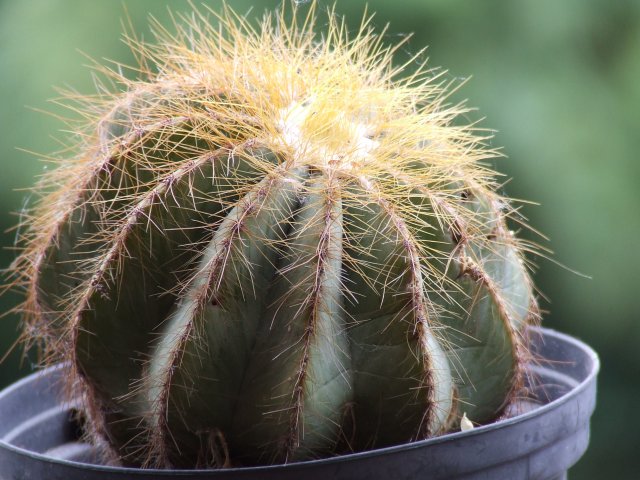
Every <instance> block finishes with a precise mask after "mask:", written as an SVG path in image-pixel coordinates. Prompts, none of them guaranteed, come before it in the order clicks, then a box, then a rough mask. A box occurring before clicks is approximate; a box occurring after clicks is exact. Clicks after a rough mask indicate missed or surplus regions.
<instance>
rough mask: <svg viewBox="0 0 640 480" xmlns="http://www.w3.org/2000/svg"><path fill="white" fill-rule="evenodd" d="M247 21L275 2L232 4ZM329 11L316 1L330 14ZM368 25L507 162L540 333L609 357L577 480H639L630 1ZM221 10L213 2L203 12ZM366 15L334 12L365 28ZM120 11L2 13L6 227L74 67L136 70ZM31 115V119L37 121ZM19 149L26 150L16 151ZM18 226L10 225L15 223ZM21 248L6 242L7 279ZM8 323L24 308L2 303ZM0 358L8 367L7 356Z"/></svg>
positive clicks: (99, 7) (11, 369) (474, 11)
mask: <svg viewBox="0 0 640 480" xmlns="http://www.w3.org/2000/svg"><path fill="white" fill-rule="evenodd" d="M125 3H126V6H127V9H128V12H129V14H130V16H131V19H132V23H133V25H134V26H135V29H136V30H137V31H138V32H141V33H142V34H143V36H144V37H145V38H148V37H149V30H148V27H147V15H148V14H149V13H152V14H153V15H154V16H157V17H158V18H160V19H167V18H168V15H167V9H166V7H167V6H170V7H171V8H172V9H174V10H177V11H187V10H188V9H189V7H188V4H187V3H186V2H185V1H169V0H128V1H127V2H125ZM230 3H231V4H232V5H233V6H234V7H235V8H236V9H237V10H239V11H242V12H246V11H248V9H249V8H250V7H253V10H252V13H251V15H253V14H255V15H257V14H259V13H261V12H262V11H263V10H264V9H265V8H272V7H274V6H276V5H278V4H279V2H278V1H254V2H249V1H232V2H230ZM331 4H332V3H330V2H323V1H320V5H321V6H330V5H331ZM368 4H369V11H371V12H377V13H376V17H375V21H374V24H375V26H376V27H377V28H379V29H381V28H382V27H383V26H384V25H385V24H386V23H387V22H389V23H390V30H389V31H388V34H387V37H388V38H387V40H388V42H389V43H395V42H397V41H398V40H399V39H400V38H401V37H402V36H404V35H405V34H407V33H409V32H414V36H413V37H412V38H411V40H410V41H409V43H408V44H407V46H406V48H405V49H404V51H403V52H402V55H409V54H410V53H414V52H417V51H418V50H420V49H421V48H422V47H424V46H427V45H428V46H429V49H428V51H427V53H426V56H428V57H429V62H430V65H431V66H442V67H444V68H446V69H447V70H448V72H449V73H448V76H449V78H451V79H453V78H466V77H469V76H472V78H471V80H469V81H468V82H467V84H466V85H465V86H464V87H463V88H462V89H461V90H460V91H459V92H457V93H456V94H455V95H454V97H453V98H452V101H453V100H462V99H465V98H468V99H469V102H468V103H469V105H470V106H473V107H477V108H478V112H477V113H472V114H471V115H470V119H471V120H476V119H479V118H482V117H486V118H485V120H483V121H482V124H481V125H482V126H484V127H489V128H492V129H495V130H497V133H496V136H495V140H494V144H495V145H499V146H503V147H504V152H505V153H506V155H507V156H508V158H506V159H502V160H499V161H498V162H497V168H498V169H499V170H500V171H502V172H504V173H506V174H507V176H508V177H513V180H512V181H511V182H510V183H509V184H508V185H507V186H506V193H507V194H508V195H510V196H512V197H516V198H524V199H530V200H534V201H536V202H539V203H540V205H539V206H527V207H526V208H525V210H524V212H525V214H526V215H527V216H528V217H529V219H530V222H531V224H532V225H533V226H534V227H535V228H537V229H538V230H540V231H542V232H544V233H545V234H547V235H548V236H549V237H550V238H551V242H550V243H549V244H548V245H549V246H550V247H551V248H552V249H553V250H554V251H555V254H554V256H553V258H554V260H556V261H557V262H559V263H561V264H563V265H566V266H568V267H570V268H571V269H575V270H577V271H580V272H583V273H584V274H586V275H589V276H591V277H592V279H591V280H589V279H585V278H583V277H582V276H579V275H577V274H575V273H572V272H570V271H569V270H568V269H566V268H562V267H559V266H557V265H556V264H554V263H552V262H549V261H546V260H540V261H539V265H540V269H539V272H538V274H537V275H536V281H537V283H538V285H539V287H540V289H541V290H542V291H543V292H544V294H545V295H546V296H548V297H549V299H550V300H551V302H550V303H547V304H545V305H544V307H545V309H547V310H549V313H548V314H547V315H546V316H545V325H546V326H548V327H552V328H557V329H561V330H563V331H565V332H569V333H571V334H573V335H575V336H577V337H580V338H582V339H584V340H585V341H587V342H588V343H590V344H591V345H592V346H594V347H595V348H596V350H597V351H598V352H599V353H600V355H601V358H602V363H603V367H602V372H601V374H600V379H599V398H598V409H597V411H596V414H595V416H594V418H593V423H592V440H591V446H590V448H589V450H588V452H587V454H586V456H585V457H584V459H583V460H582V461H581V462H580V463H579V464H578V465H576V466H575V467H574V469H572V471H571V478H574V479H602V478H616V479H634V478H639V477H638V475H639V474H638V472H639V471H640V455H638V452H639V449H640V420H638V418H640V414H639V413H638V412H637V409H636V405H637V404H636V401H637V399H638V398H640V381H639V380H640V353H639V351H638V350H639V349H638V345H639V344H640V322H639V321H638V314H637V311H636V310H635V307H636V304H635V302H636V301H637V299H638V294H637V289H638V287H640V273H639V272H640V254H638V250H639V249H638V246H639V239H640V213H639V210H640V188H639V187H638V183H639V180H640V162H639V161H638V158H637V157H638V152H640V121H639V119H640V112H639V110H640V2H638V1H633V0H629V1H627V0H615V1H611V0H562V1H558V0H484V1H482V2H480V1H473V0H467V1H462V0H396V1H389V0H369V2H368ZM208 5H210V6H211V7H213V8H214V9H215V8H219V7H220V5H221V3H220V2H218V1H215V2H214V1H211V2H208ZM364 5H365V2H363V1H359V0H358V1H355V0H349V1H346V0H338V2H337V10H338V12H340V13H343V14H345V15H346V16H347V19H348V20H349V22H350V24H351V25H352V26H353V28H356V26H357V24H358V22H359V20H360V18H361V14H362V11H363V9H364ZM123 17H124V9H123V4H122V3H121V2H119V1H115V0H102V1H100V2H97V1H92V2H88V1H86V0H29V1H20V0H0V131H1V132H2V134H1V135H0V224H1V226H2V229H1V230H3V231H4V230H6V229H8V228H9V227H11V226H12V225H14V224H15V223H16V222H17V216H16V214H15V212H18V211H19V210H20V209H21V207H22V205H23V204H24V202H25V201H26V199H27V197H28V192H26V191H24V190H21V189H24V188H25V187H29V186H30V185H31V184H32V183H33V181H34V178H35V177H36V176H37V175H38V174H39V173H41V172H42V170H43V163H41V162H39V161H38V160H37V159H36V158H35V156H34V155H33V154H30V153H27V152H25V151H23V150H20V149H25V150H30V151H35V152H38V153H50V152H54V151H56V150H58V149H59V144H58V143H57V141H56V140H55V137H56V136H57V137H58V138H60V137H64V133H60V132H59V130H60V128H62V125H61V124H60V123H59V122H58V121H57V120H56V119H55V118H54V117H52V116H47V115H44V114H42V113H38V112H37V111H34V110H38V109H45V110H48V111H51V112H54V113H55V112H59V109H58V108H57V107H56V106H55V105H53V104H51V103H49V102H48V101H47V100H48V99H50V98H53V97H55V96H56V93H55V91H54V89H53V87H54V86H65V85H69V86H72V87H74V88H77V89H78V90H79V91H81V92H85V93H90V92H91V91H92V82H91V76H90V73H89V70H88V69H87V68H85V67H83V64H85V63H87V61H86V59H85V57H83V55H82V54H81V53H79V51H82V52H85V53H87V54H88V55H90V56H91V57H92V58H96V59H100V58H109V59H115V60H119V61H123V62H125V63H131V62H132V58H131V55H130V54H129V52H128V51H127V48H126V47H125V46H124V44H123V43H122V42H121V41H120V33H121V30H122V29H121V26H120V21H121V19H122V18H123ZM27 107H32V109H30V108H27ZM19 148H20V149H19ZM12 212H14V213H12ZM14 237H15V232H5V233H3V234H2V237H1V240H2V246H4V247H5V249H4V250H3V252H2V253H1V255H2V256H1V261H0V264H1V265H2V266H3V267H4V266H7V265H8V264H9V263H10V261H11V259H12V258H13V256H14V252H12V251H11V250H10V247H11V246H12V244H13V242H14ZM0 302H1V304H0V308H1V309H2V311H6V310H8V309H9V308H10V307H11V306H13V305H15V304H16V303H17V302H18V297H17V296H15V295H5V296H3V297H2V298H0ZM16 335H17V319H16V318H15V316H11V315H9V316H7V317H6V318H5V319H4V320H3V321H2V323H1V324H0V354H1V353H3V352H5V351H7V349H8V348H9V347H10V345H11V344H12V343H13V342H14V340H15V338H16ZM0 356H1V355H0ZM29 370H30V365H29V362H24V364H23V366H22V368H21V369H19V355H17V354H16V353H14V354H12V355H11V356H10V357H9V358H8V360H7V361H5V362H4V363H3V364H2V365H0V386H4V385H6V384H8V383H9V382H11V381H13V380H15V379H16V378H18V377H19V376H21V375H24V374H26V373H27V372H28V371H29Z"/></svg>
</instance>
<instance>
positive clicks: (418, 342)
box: [14, 9, 537, 467]
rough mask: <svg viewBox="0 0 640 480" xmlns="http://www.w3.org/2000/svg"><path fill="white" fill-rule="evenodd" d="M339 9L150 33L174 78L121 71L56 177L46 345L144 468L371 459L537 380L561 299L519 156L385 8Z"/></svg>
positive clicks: (40, 287)
mask: <svg viewBox="0 0 640 480" xmlns="http://www.w3.org/2000/svg"><path fill="white" fill-rule="evenodd" d="M314 18H315V16H314V13H313V9H312V12H311V13H310V14H309V16H308V17H307V20H306V22H305V23H304V25H302V26H298V25H296V23H295V21H294V22H293V23H291V24H287V23H285V22H284V20H283V16H280V17H278V18H276V19H275V20H272V19H270V18H267V19H265V20H264V22H263V24H262V30H261V31H260V30H252V29H251V27H250V26H249V25H247V24H246V23H244V21H243V20H239V19H238V18H236V17H234V16H233V14H232V13H231V12H227V16H226V17H224V18H223V25H224V28H223V29H222V30H218V29H217V27H215V28H214V27H213V26H211V25H209V24H207V23H203V22H202V21H191V23H189V24H188V25H187V26H183V27H180V26H178V32H179V33H178V34H177V35H175V36H173V37H170V36H168V35H167V34H164V36H161V38H160V39H159V45H160V46H159V47H148V46H139V50H142V51H144V52H145V55H146V56H147V57H148V60H151V61H153V62H155V65H156V68H157V72H154V73H151V72H148V76H147V78H146V79H145V80H137V81H129V80H125V79H123V78H118V80H119V81H121V82H122V84H123V87H124V88H123V93H116V94H114V95H113V96H112V97H109V98H106V99H105V101H104V102H103V103H101V104H100V105H97V106H96V107H95V108H94V109H95V110H97V111H99V113H98V114H97V115H96V120H95V122H94V123H93V124H92V125H93V126H92V130H91V132H92V133H91V134H90V135H88V138H89V140H88V141H85V145H84V146H83V148H82V149H81V153H80V154H79V155H78V158H75V159H72V160H66V161H64V162H62V165H61V167H60V169H59V170H57V172H56V173H53V174H51V175H50V176H48V177H46V178H45V185H44V188H43V189H44V190H45V195H44V197H43V199H42V201H41V203H40V204H39V205H38V206H37V207H36V208H35V210H34V212H33V214H32V215H31V217H30V218H31V220H30V221H29V223H28V227H29V228H28V231H27V234H26V237H25V242H26V243H25V245H26V246H25V249H24V252H23V254H22V256H21V257H20V258H19V259H18V260H17V261H16V263H15V264H14V270H15V271H16V272H17V273H18V275H19V279H18V281H17V282H18V283H19V284H23V285H24V286H25V287H26V288H27V292H28V296H27V301H26V303H25V306H24V311H25V313H26V315H25V318H26V321H25V324H26V326H27V336H28V337H29V338H31V339H32V340H35V341H40V342H42V343H43V344H44V347H45V352H46V353H47V357H48V358H49V359H50V360H52V361H53V360H56V361H57V360H66V361H68V365H69V366H70V375H69V378H70V385H69V386H70V391H71V392H72V393H74V394H79V395H81V398H82V399H83V402H84V403H83V407H84V411H85V414H86V415H87V417H88V420H89V421H88V425H89V435H90V436H91V437H92V439H93V441H95V442H99V443H101V444H103V445H105V447H106V448H107V449H109V450H110V451H111V452H112V453H114V454H115V457H117V458H118V459H119V460H120V461H121V462H123V463H124V464H128V465H146V466H157V467H194V466H199V467H202V466H209V467H221V466H228V465H255V464H268V463H278V462H291V461H298V460H304V459H311V458H318V457H323V456H330V455H335V454H339V453H344V452H349V451H361V450H366V449H370V448H376V447H383V446H388V445H393V444H398V443H402V442H407V441H412V440H417V439H421V438H426V437H429V436H433V435H438V434H441V433H444V432H447V431H450V430H452V429H456V428H457V427H458V425H459V420H460V418H461V417H462V415H463V413H466V414H467V416H468V417H469V418H470V419H471V420H472V421H474V422H476V423H485V422H489V421H491V420H493V419H495V418H497V417H498V416H499V415H500V414H501V412H502V411H503V410H504V408H505V406H506V405H507V404H508V403H509V402H510V401H511V400H512V399H513V398H514V397H516V396H517V395H520V394H522V392H523V390H522V389H523V386H524V376H525V375H526V371H525V369H524V365H525V361H526V360H527V355H528V353H527V338H526V327H527V325H529V324H531V322H533V321H535V319H536V317H537V315H536V311H537V310H536V303H535V300H534V295H533V287H532V284H531V281H530V279H529V276H528V273H527V270H526V268H525V265H524V263H523V260H522V253H521V250H522V247H521V246H520V243H519V242H518V241H517V240H516V239H515V238H514V237H513V235H512V234H511V233H510V232H509V231H508V229H507V219H508V218H509V217H510V216H512V215H514V213H513V212H512V210H510V209H509V206H508V202H507V201H506V200H505V199H503V198H501V197H500V196H499V195H498V194H497V193H496V192H495V187H494V184H493V180H492V177H493V172H491V171H490V170H489V169H487V168H486V167H485V166H483V164H482V160H483V159H484V158H489V157H491V156H493V155H494V153H493V152H492V151H491V150H489V149H487V148H485V147H483V146H482V139H481V138H479V137H478V136H476V134H474V132H473V130H472V129H471V128H468V127H458V126H454V125H453V124H452V123H451V122H452V120H453V119H454V118H455V117H456V116H457V115H458V114H459V113H461V112H463V111H464V109H463V108H462V107H446V106H444V105H443V102H442V98H443V91H442V90H441V89H440V88H439V87H438V86H437V85H435V83H434V81H433V79H432V78H431V77H430V76H429V75H428V74H427V73H424V74H423V73H418V74H415V75H414V76H412V77H410V78H409V79H407V80H396V76H397V74H398V73H399V72H398V71H396V70H394V69H393V68H392V67H391V66H390V62H391V54H392V52H393V49H385V48H384V47H382V46H381V45H380V44H379V42H378V41H377V40H376V37H375V36H374V35H373V34H372V33H371V32H370V30H369V29H368V27H367V26H366V23H367V22H365V26H364V27H363V28H362V30H361V32H360V33H359V35H358V36H357V37H355V38H354V39H351V40H348V39H347V37H346V34H345V33H344V26H343V25H341V24H340V23H339V22H338V21H337V20H336V19H335V18H331V21H330V25H329V34H328V35H327V36H326V37H325V38H324V40H322V41H321V40H318V39H317V38H315V37H314V36H313V33H312V32H313V20H314ZM274 25H277V26H278V28H275V27H274ZM194 32H195V33H194Z"/></svg>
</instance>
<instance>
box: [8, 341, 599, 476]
mask: <svg viewBox="0 0 640 480" xmlns="http://www.w3.org/2000/svg"><path fill="white" fill-rule="evenodd" d="M535 337H536V338H535V341H534V353H535V356H536V357H537V361H536V364H535V365H532V367H531V368H532V370H533V372H535V375H536V377H537V379H536V381H535V385H532V386H531V390H532V392H533V393H534V396H535V399H536V402H535V403H534V402H523V403H521V404H519V405H517V406H516V410H518V411H519V412H518V413H519V414H518V415H517V416H514V417H511V418H507V419H504V420H501V421H498V422H495V423H493V424H491V425H486V426H483V427H477V428H475V429H473V430H471V431H467V432H460V433H453V434H449V435H443V436H441V437H437V438H433V439H429V440H424V441H420V442H415V443H410V444H406V445H400V446H396V447H391V448H385V449H380V450H374V451H370V452H365V453H359V454H353V455H345V456H341V457H335V458H329V459H323V460H316V461H310V462H300V463H292V464H288V465H276V466H271V467H257V468H243V469H226V470H139V469H130V468H118V467H110V466H104V465H97V464H95V463H93V462H95V460H96V458H97V456H96V454H95V452H94V451H93V450H92V449H91V447H90V446H89V445H86V444H83V443H80V442H79V441H78V434H79V427H78V426H77V425H75V424H74V423H73V422H72V421H71V420H70V417H71V415H70V410H72V409H73V405H69V404H61V403H60V401H59V398H60V393H59V390H58V387H59V386H60V376H61V374H62V372H63V370H62V369H61V368H59V367H58V368H56V367H52V368H48V369H46V370H44V371H42V372H40V373H37V374H35V375H31V376H30V377H27V378H25V379H23V380H22V381H20V382H18V383H16V384H14V385H12V386H11V387H9V388H7V389H6V390H4V391H3V392H1V393H0V479H2V480H9V479H11V480H18V479H20V480H22V479H32V480H36V479H46V480H76V479H83V480H112V479H113V480H124V479H150V478H161V479H167V480H168V479H180V480H187V479H200V480H202V479H205V478H209V479H225V480H230V479H233V480H241V479H242V480H247V479H267V480H268V479H276V478H277V479H300V478H304V479H312V480H313V479H323V480H324V479H390V478H394V479H418V478H419V479H423V480H424V479H434V480H435V479H464V480H471V479H491V480H497V479H509V480H518V479H540V480H547V479H548V480H552V479H565V478H567V470H568V469H569V468H570V467H571V466H572V465H573V464H575V463H576V462H577V461H578V459H579V458H580V457H581V456H582V454H583V453H584V452H585V450H586V448H587V445H588V443H589V419H590V417H591V414H592V412H593V409H594V407H595V398H596V375H597V373H598V369H599V360H598V357H597V355H596V354H595V352H594V351H593V350H592V349H591V348H589V347H588V346H587V345H585V344H584V343H582V342H580V341H578V340H575V339H573V338H571V337H568V336H567V335H563V334H561V333H557V332H554V331H552V330H547V329H540V330H538V331H537V332H536V334H535ZM523 411H524V413H522V412H523Z"/></svg>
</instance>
